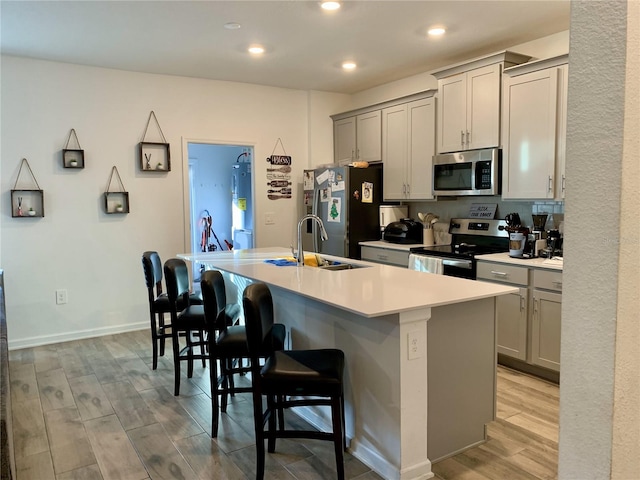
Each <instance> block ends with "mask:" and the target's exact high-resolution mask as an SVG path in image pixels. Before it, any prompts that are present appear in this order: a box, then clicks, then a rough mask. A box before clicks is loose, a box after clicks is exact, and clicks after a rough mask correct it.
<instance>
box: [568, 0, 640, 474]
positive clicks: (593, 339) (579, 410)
mask: <svg viewBox="0 0 640 480" xmlns="http://www.w3.org/2000/svg"><path fill="white" fill-rule="evenodd" d="M627 7H629V8H630V12H633V13H631V14H630V18H629V23H628V24H627V12H626V9H627ZM639 13H640V9H639V8H638V4H637V1H636V0H629V1H628V2H620V1H617V0H610V1H601V2H590V1H574V2H572V8H571V54H570V57H569V98H568V101H569V105H568V119H567V168H566V174H567V194H566V217H565V218H566V222H565V243H564V247H565V249H564V251H565V254H564V259H565V260H564V262H565V263H564V265H565V269H564V273H563V284H564V285H563V287H564V288H563V303H562V358H561V363H562V375H561V378H560V392H561V396H560V444H559V466H558V478H561V479H580V480H583V479H606V478H617V479H625V480H630V479H635V478H639V476H640V462H639V458H640V441H639V440H640V438H639V432H640V417H639V413H638V412H639V410H640V387H639V382H640V346H639V345H638V339H639V338H640V335H639V334H638V330H639V328H640V325H639V323H638V310H639V307H640V303H639V301H638V293H639V291H640V280H639V275H640V273H639V272H640V260H639V259H640V257H639V256H638V245H639V244H640V241H639V240H640V238H639V237H640V229H639V228H638V209H639V207H640V204H639V203H640V202H639V201H638V187H639V182H640V172H639V169H638V153H639V148H638V135H637V132H638V129H637V127H638V114H639V112H640V108H639V105H640V104H639V101H638V91H639V86H638V80H639V78H640V75H639V70H638V25H639V20H640V19H639V18H638V17H639ZM627 28H630V30H629V31H627ZM627 35H629V37H628V36H627ZM632 39H633V41H632ZM627 42H628V43H627ZM627 62H630V63H627ZM594 86H597V87H599V88H597V91H596V90H594ZM634 127H635V128H634ZM593 218H596V219H598V225H597V234H596V235H595V236H594V235H591V234H588V235H585V225H587V224H588V222H589V219H593ZM634 340H635V343H633V342H634ZM614 380H615V382H614ZM614 393H615V395H614ZM614 454H615V455H614Z"/></svg>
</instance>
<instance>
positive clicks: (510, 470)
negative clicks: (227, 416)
mask: <svg viewBox="0 0 640 480" xmlns="http://www.w3.org/2000/svg"><path fill="white" fill-rule="evenodd" d="M455 460H456V461H458V462H460V463H462V464H463V465H465V466H466V467H468V468H470V469H472V470H474V471H476V472H479V473H481V474H482V475H485V476H486V477H489V478H491V479H502V478H508V479H509V480H536V477H535V476H534V475H532V474H530V473H528V472H526V471H525V470H522V469H521V468H520V467H517V466H516V465H513V464H511V463H509V461H508V460H506V459H503V458H500V457H499V456H497V455H494V454H493V453H491V452H488V451H487V450H483V449H482V445H481V446H480V447H479V448H472V449H469V450H467V451H465V452H462V453H460V454H458V455H456V456H455Z"/></svg>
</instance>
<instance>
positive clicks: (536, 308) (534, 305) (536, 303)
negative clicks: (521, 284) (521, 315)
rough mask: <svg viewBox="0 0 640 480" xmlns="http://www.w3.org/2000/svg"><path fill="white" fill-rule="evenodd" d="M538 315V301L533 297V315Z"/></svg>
mask: <svg viewBox="0 0 640 480" xmlns="http://www.w3.org/2000/svg"><path fill="white" fill-rule="evenodd" d="M537 313H538V299H537V298H536V297H533V314H534V315H536V314H537Z"/></svg>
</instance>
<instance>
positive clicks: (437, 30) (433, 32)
mask: <svg viewBox="0 0 640 480" xmlns="http://www.w3.org/2000/svg"><path fill="white" fill-rule="evenodd" d="M445 31H446V30H445V29H444V28H442V27H434V28H430V29H429V30H427V33H428V34H429V35H430V36H432V37H439V36H440V35H444V32H445Z"/></svg>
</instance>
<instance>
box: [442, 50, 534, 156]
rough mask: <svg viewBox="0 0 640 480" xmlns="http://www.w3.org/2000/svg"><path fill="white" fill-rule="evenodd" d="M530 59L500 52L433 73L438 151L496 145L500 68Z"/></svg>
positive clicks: (498, 131)
mask: <svg viewBox="0 0 640 480" xmlns="http://www.w3.org/2000/svg"><path fill="white" fill-rule="evenodd" d="M530 58H531V57H529V56H527V55H521V54H518V53H514V52H509V51H503V52H499V53H496V54H493V55H489V56H486V57H481V58H478V59H475V60H471V61H468V62H464V63H460V64H456V65H453V66H450V67H447V68H445V69H443V70H439V71H436V72H433V75H434V76H435V77H436V78H437V79H438V127H437V141H436V148H437V151H438V153H444V152H456V151H462V150H473V149H478V148H490V147H499V146H500V105H501V83H502V69H503V68H506V67H510V66H513V65H518V64H520V63H523V62H526V61H527V60H529V59H530Z"/></svg>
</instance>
